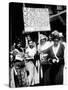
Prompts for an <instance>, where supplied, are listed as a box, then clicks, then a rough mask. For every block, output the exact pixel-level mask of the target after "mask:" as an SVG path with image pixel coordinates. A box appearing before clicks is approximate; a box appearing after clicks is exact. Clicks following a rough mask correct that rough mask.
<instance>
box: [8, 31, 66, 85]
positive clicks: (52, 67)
mask: <svg viewBox="0 0 68 90" xmlns="http://www.w3.org/2000/svg"><path fill="white" fill-rule="evenodd" d="M34 38H35V37H34ZM63 38H64V36H63V34H62V33H61V32H58V31H57V30H54V31H53V32H52V33H51V34H50V35H49V36H48V37H47V36H46V35H43V34H40V43H37V42H34V41H33V40H32V39H31V37H30V35H27V37H25V42H26V46H25V47H24V48H23V47H22V43H21V41H19V42H18V43H14V44H13V46H11V49H10V51H9V68H10V69H9V75H10V79H9V80H10V84H9V85H10V87H25V86H26V87H28V86H36V85H56V84H63V69H64V66H65V63H66V62H65V48H66V42H65V41H64V40H63Z"/></svg>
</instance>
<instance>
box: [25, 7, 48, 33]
mask: <svg viewBox="0 0 68 90" xmlns="http://www.w3.org/2000/svg"><path fill="white" fill-rule="evenodd" d="M23 17H24V29H25V32H35V31H50V21H49V11H48V9H47V8H29V7H23Z"/></svg>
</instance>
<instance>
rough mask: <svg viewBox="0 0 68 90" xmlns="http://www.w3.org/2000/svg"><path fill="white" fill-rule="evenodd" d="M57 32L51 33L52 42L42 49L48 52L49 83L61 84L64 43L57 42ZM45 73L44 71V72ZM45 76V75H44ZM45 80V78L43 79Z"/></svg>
mask: <svg viewBox="0 0 68 90" xmlns="http://www.w3.org/2000/svg"><path fill="white" fill-rule="evenodd" d="M59 40H60V38H59V32H57V33H56V32H54V33H53V42H54V44H53V45H52V46H51V47H50V48H48V49H47V50H44V51H43V52H44V53H47V54H48V57H47V59H48V62H50V63H51V64H50V67H49V73H48V75H49V82H50V84H51V85H56V84H63V67H64V45H63V44H61V43H60V42H59ZM45 74H46V73H45ZM44 78H45V77H44ZM45 80H46V79H45Z"/></svg>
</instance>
